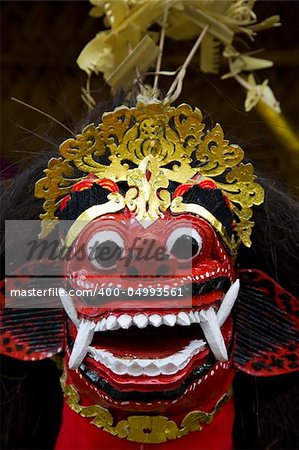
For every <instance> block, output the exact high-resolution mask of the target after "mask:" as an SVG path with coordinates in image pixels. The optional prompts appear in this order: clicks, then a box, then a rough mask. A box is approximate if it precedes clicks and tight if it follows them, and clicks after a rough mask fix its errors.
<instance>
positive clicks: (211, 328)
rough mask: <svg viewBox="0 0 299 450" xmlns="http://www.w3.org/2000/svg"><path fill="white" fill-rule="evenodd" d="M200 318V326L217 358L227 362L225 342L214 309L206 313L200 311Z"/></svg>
mask: <svg viewBox="0 0 299 450" xmlns="http://www.w3.org/2000/svg"><path fill="white" fill-rule="evenodd" d="M199 316H200V326H201V328H202V331H203V333H204V335H205V338H206V340H207V342H208V344H209V346H210V348H211V350H212V352H213V353H214V356H215V358H217V359H218V360H219V361H227V360H228V356H227V351H226V347H225V342H224V339H223V336H222V333H221V330H220V327H219V325H218V321H217V317H216V314H215V311H214V309H213V308H209V309H207V310H206V311H204V310H203V311H200V313H199Z"/></svg>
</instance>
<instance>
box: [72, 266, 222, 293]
mask: <svg viewBox="0 0 299 450" xmlns="http://www.w3.org/2000/svg"><path fill="white" fill-rule="evenodd" d="M228 272H229V268H228V267H222V268H220V267H218V268H217V269H215V270H214V271H212V272H205V273H203V274H201V275H195V276H191V275H187V276H184V277H181V278H180V279H178V282H177V283H174V284H173V286H178V283H180V284H186V282H188V281H192V282H196V281H201V280H205V279H206V278H210V277H211V276H214V275H217V274H225V275H227V273H228ZM76 283H77V285H78V286H79V287H83V288H85V289H93V288H101V287H102V288H104V287H111V288H122V287H123V286H122V285H121V284H113V283H111V282H110V283H105V282H103V283H93V282H91V281H89V282H88V281H85V280H82V279H80V278H77V279H76ZM138 286H139V287H147V288H151V287H163V286H162V285H161V283H158V284H157V285H156V286H151V285H147V284H143V283H139V285H138ZM164 287H169V286H164Z"/></svg>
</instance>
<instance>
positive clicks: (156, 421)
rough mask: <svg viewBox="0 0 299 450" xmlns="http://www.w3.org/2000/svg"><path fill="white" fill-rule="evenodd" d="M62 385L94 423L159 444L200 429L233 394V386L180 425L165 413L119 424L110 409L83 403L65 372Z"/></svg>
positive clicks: (69, 398) (78, 409)
mask: <svg viewBox="0 0 299 450" xmlns="http://www.w3.org/2000/svg"><path fill="white" fill-rule="evenodd" d="M61 386H62V390H63V392H64V395H65V397H66V401H67V404H68V405H69V406H70V408H72V409H73V410H74V411H75V412H77V413H79V414H80V415H81V416H82V417H86V418H90V419H92V420H91V423H92V424H93V425H95V426H96V427H98V428H102V429H103V430H104V431H107V432H108V433H110V434H112V435H114V436H117V437H119V438H122V439H127V440H129V441H133V442H139V443H142V444H145V443H146V444H159V443H161V442H167V441H170V440H174V439H177V438H180V437H182V436H186V435H187V434H189V433H192V432H194V431H200V430H201V429H202V425H208V424H210V423H211V422H212V421H213V418H214V416H215V414H216V413H217V412H218V411H219V410H220V409H221V407H222V405H223V404H224V403H225V402H227V401H228V400H229V399H230V398H231V396H232V390H231V389H229V391H228V392H227V393H226V394H224V395H223V396H222V397H221V398H220V399H219V400H218V401H217V403H216V405H215V407H214V409H213V410H212V411H211V412H210V413H208V412H204V411H192V412H189V413H188V414H187V415H186V416H185V417H184V418H183V420H182V421H181V424H180V425H179V426H178V425H177V424H176V422H174V421H173V420H170V419H168V418H167V417H165V416H145V415H136V416H129V417H127V418H126V419H124V420H120V421H119V422H117V423H116V424H114V423H115V421H114V419H113V416H112V414H111V413H110V412H109V411H108V409H105V408H103V407H102V406H99V405H92V406H81V405H80V397H79V394H78V392H77V391H76V389H75V387H74V386H73V385H71V384H66V374H65V373H64V374H63V375H62V377H61Z"/></svg>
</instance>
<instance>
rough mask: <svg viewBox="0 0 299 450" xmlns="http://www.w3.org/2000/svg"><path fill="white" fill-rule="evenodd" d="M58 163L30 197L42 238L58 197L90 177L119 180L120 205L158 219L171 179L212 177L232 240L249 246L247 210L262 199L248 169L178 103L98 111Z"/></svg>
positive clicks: (233, 148) (219, 134) (218, 134)
mask: <svg viewBox="0 0 299 450" xmlns="http://www.w3.org/2000/svg"><path fill="white" fill-rule="evenodd" d="M60 153H61V155H62V157H59V158H52V159H51V160H50V161H49V163H48V167H47V168H46V169H45V171H44V172H45V177H44V178H42V179H41V180H39V181H38V182H37V183H36V189H35V195H36V197H38V198H44V199H45V202H44V211H45V212H44V213H43V214H41V216H40V217H41V219H43V220H44V224H43V235H46V234H47V233H48V232H49V230H50V229H51V226H52V225H53V222H54V223H55V220H56V219H57V217H56V215H55V213H56V211H57V209H58V208H59V206H60V203H61V200H62V197H64V196H65V195H67V194H69V193H70V192H71V189H72V186H73V185H74V184H75V183H77V182H78V181H80V180H83V179H85V178H87V177H88V176H89V174H90V173H91V172H92V173H93V174H94V175H96V176H97V177H99V178H110V179H111V180H113V181H115V182H116V183H117V182H120V181H126V182H127V183H128V187H129V188H128V191H127V193H126V196H125V205H126V206H127V207H128V208H129V209H130V211H134V212H135V214H136V217H137V219H138V220H144V219H150V220H153V219H154V220H155V219H157V218H158V217H159V216H160V215H161V214H162V213H163V211H165V210H166V209H167V208H169V206H170V203H171V198H170V193H169V192H168V191H167V188H168V185H169V182H170V181H173V182H177V183H187V182H195V181H194V178H196V179H199V178H200V179H201V178H207V179H212V180H213V181H214V182H215V183H216V185H217V187H218V188H219V189H221V190H222V191H223V193H224V195H226V196H227V197H228V198H229V200H230V201H231V204H232V208H233V211H234V213H235V214H236V217H237V219H239V221H238V223H237V226H236V231H237V234H238V237H239V240H241V241H243V242H244V244H245V245H247V246H250V234H251V229H252V226H253V222H251V221H250V218H251V216H252V211H251V207H252V206H253V205H259V204H261V203H262V201H263V189H262V187H261V186H259V185H258V184H257V183H256V182H255V176H254V175H253V168H252V165H251V164H243V163H242V160H243V157H244V153H243V150H242V149H241V148H240V147H239V146H237V145H232V144H229V142H228V141H227V140H225V139H224V134H223V130H222V128H221V126H220V125H218V124H217V125H216V126H215V127H214V128H213V129H212V130H211V131H206V132H205V131H204V124H203V123H202V114H201V112H200V111H199V110H198V109H197V108H195V109H192V108H191V107H190V106H189V105H186V104H183V105H180V106H179V107H177V108H175V107H171V106H169V105H165V104H163V103H161V102H157V101H156V102H155V103H151V104H146V105H145V104H142V103H139V104H138V105H137V107H136V108H127V107H125V106H121V107H119V108H117V109H116V110H115V111H114V112H110V113H105V114H104V115H103V117H102V123H100V124H99V125H98V126H95V125H94V124H91V125H88V126H87V127H86V128H85V129H84V130H83V132H82V133H81V134H79V135H78V136H77V137H76V138H71V139H68V140H66V141H65V142H63V143H62V144H61V146H60Z"/></svg>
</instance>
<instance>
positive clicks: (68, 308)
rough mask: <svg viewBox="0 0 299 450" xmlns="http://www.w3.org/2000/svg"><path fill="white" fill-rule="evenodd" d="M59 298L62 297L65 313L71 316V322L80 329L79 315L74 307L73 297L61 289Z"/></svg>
mask: <svg viewBox="0 0 299 450" xmlns="http://www.w3.org/2000/svg"><path fill="white" fill-rule="evenodd" d="M59 297H60V300H61V303H62V305H63V307H64V309H65V312H66V313H67V315H68V316H69V318H70V319H71V321H72V322H73V323H74V324H75V325H76V327H77V328H78V326H79V319H78V314H77V311H76V308H75V307H74V304H73V301H72V299H71V297H70V296H69V294H68V293H67V292H66V291H65V290H64V289H63V288H60V289H59Z"/></svg>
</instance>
